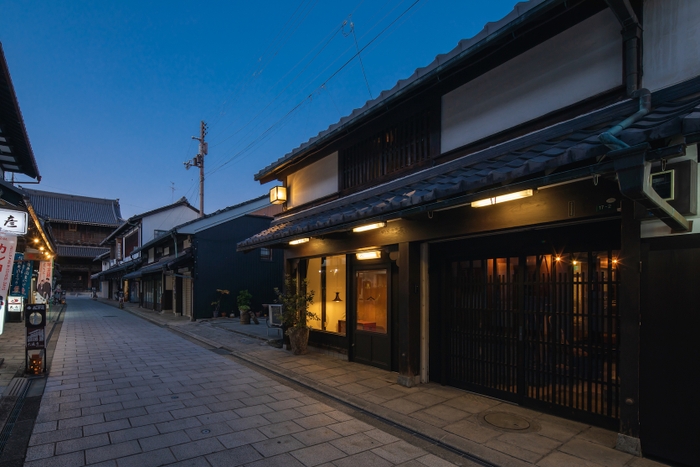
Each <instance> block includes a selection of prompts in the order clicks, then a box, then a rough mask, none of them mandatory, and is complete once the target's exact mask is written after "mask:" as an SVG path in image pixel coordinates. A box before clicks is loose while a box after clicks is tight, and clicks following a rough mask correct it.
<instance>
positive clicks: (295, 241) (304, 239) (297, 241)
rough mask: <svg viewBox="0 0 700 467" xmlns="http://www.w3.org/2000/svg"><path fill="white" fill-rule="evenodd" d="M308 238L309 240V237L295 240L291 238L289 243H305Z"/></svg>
mask: <svg viewBox="0 0 700 467" xmlns="http://www.w3.org/2000/svg"><path fill="white" fill-rule="evenodd" d="M309 240H311V239H310V238H309V237H304V238H297V239H296V240H292V241H291V242H289V244H290V245H300V244H302V243H306V242H308V241H309Z"/></svg>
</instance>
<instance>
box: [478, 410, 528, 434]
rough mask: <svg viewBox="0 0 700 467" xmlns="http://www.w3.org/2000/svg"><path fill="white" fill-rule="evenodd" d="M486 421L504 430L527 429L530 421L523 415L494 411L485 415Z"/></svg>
mask: <svg viewBox="0 0 700 467" xmlns="http://www.w3.org/2000/svg"><path fill="white" fill-rule="evenodd" d="M484 421H485V422H487V423H489V424H490V425H493V426H495V427H497V428H503V429H504V430H517V431H520V430H527V429H528V428H530V422H528V421H527V420H525V419H524V418H522V417H518V416H517V415H513V414H511V413H505V412H492V413H489V414H486V415H484Z"/></svg>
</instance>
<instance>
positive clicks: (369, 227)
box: [352, 222, 386, 232]
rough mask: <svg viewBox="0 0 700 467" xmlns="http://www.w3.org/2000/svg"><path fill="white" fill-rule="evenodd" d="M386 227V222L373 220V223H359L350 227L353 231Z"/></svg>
mask: <svg viewBox="0 0 700 467" xmlns="http://www.w3.org/2000/svg"><path fill="white" fill-rule="evenodd" d="M382 227H386V222H375V223H374V224H366V225H361V226H359V227H355V228H353V229H352V231H353V232H366V231H368V230H374V229H381V228H382Z"/></svg>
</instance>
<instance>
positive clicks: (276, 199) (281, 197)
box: [270, 186, 287, 204]
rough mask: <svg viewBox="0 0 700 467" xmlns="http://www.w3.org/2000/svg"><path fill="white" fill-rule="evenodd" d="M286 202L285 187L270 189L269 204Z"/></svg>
mask: <svg viewBox="0 0 700 467" xmlns="http://www.w3.org/2000/svg"><path fill="white" fill-rule="evenodd" d="M286 201H287V187H283V186H274V187H272V188H271V189H270V203H272V204H282V203H284V202H286Z"/></svg>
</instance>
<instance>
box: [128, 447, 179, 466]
mask: <svg viewBox="0 0 700 467" xmlns="http://www.w3.org/2000/svg"><path fill="white" fill-rule="evenodd" d="M175 461H176V459H175V456H173V453H172V452H170V449H158V450H156V451H149V452H144V453H141V454H136V455H134V456H129V457H122V458H119V459H117V465H118V467H145V466H148V467H156V466H159V465H172V464H173V462H175Z"/></svg>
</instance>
